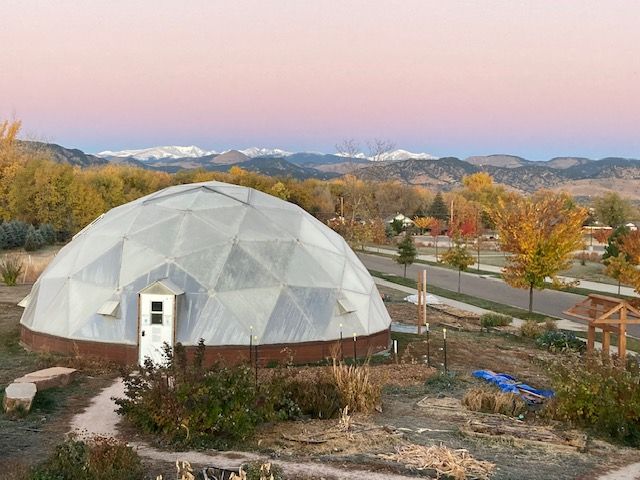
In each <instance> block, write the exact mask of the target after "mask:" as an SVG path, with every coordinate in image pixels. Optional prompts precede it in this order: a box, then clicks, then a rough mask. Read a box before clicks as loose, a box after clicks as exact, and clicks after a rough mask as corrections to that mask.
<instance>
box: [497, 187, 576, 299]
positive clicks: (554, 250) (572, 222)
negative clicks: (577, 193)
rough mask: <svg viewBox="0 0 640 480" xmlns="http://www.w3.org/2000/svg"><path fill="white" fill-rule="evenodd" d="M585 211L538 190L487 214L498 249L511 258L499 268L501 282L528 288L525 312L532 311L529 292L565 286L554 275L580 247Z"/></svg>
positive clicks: (562, 197) (559, 196) (502, 203)
mask: <svg viewBox="0 0 640 480" xmlns="http://www.w3.org/2000/svg"><path fill="white" fill-rule="evenodd" d="M586 214H587V212H586V210H585V209H584V208H581V207H578V206H577V205H575V204H574V203H573V202H572V201H571V198H570V197H569V196H567V195H566V194H558V193H554V192H550V191H541V192H539V193H538V194H536V195H534V196H533V197H530V198H527V197H514V198H512V199H510V201H509V202H505V201H504V200H503V199H500V200H499V201H498V204H497V205H496V208H494V209H493V210H492V212H491V215H492V218H493V220H494V222H495V224H496V227H497V229H498V234H499V241H500V246H501V248H502V250H503V251H504V252H508V253H510V254H511V255H510V256H509V257H508V258H507V264H506V266H505V267H504V269H503V277H504V279H505V281H506V282H507V283H508V284H509V285H511V286H512V287H516V288H528V289H529V311H530V312H531V311H533V290H534V289H538V290H542V289H544V288H545V280H546V279H547V278H550V279H551V281H552V282H553V284H554V285H557V286H563V285H566V284H565V283H563V282H562V281H561V280H560V279H559V278H558V273H559V272H561V271H563V270H566V269H567V268H569V267H570V266H571V255H572V253H573V252H574V251H575V250H579V249H581V248H582V246H583V243H582V230H581V226H582V221H583V220H584V218H585V216H586Z"/></svg>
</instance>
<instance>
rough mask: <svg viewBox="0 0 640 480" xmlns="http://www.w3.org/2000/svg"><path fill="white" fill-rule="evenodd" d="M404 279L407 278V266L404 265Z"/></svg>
mask: <svg viewBox="0 0 640 480" xmlns="http://www.w3.org/2000/svg"><path fill="white" fill-rule="evenodd" d="M404 278H407V264H406V263H405V264H404Z"/></svg>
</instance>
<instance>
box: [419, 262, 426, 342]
mask: <svg viewBox="0 0 640 480" xmlns="http://www.w3.org/2000/svg"><path fill="white" fill-rule="evenodd" d="M426 323H427V270H426V269H424V270H423V271H422V322H420V325H421V326H422V325H425V324H426ZM418 333H420V330H418Z"/></svg>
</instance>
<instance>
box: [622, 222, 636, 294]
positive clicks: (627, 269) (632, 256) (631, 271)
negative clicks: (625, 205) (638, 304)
mask: <svg viewBox="0 0 640 480" xmlns="http://www.w3.org/2000/svg"><path fill="white" fill-rule="evenodd" d="M619 245H620V255H619V256H620V257H624V262H621V266H620V279H621V280H622V281H623V282H625V283H627V284H629V285H631V286H633V288H634V289H635V290H636V292H638V293H640V270H639V269H638V267H639V266H640V231H638V230H633V231H630V232H627V233H626V234H624V235H623V236H622V237H621V238H620V240H619Z"/></svg>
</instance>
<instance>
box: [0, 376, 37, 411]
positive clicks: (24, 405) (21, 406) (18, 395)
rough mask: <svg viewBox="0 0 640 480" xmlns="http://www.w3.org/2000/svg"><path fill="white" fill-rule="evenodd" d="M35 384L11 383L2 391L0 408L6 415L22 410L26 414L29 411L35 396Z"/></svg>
mask: <svg viewBox="0 0 640 480" xmlns="http://www.w3.org/2000/svg"><path fill="white" fill-rule="evenodd" d="M37 391H38V389H37V388H36V385H35V383H12V384H11V385H9V386H8V387H7V388H5V389H4V400H3V402H2V406H3V407H4V411H5V412H7V413H10V412H13V411H15V410H23V411H24V412H25V413H27V412H28V411H29V410H31V404H32V403H33V399H34V397H35V396H36V392H37Z"/></svg>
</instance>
